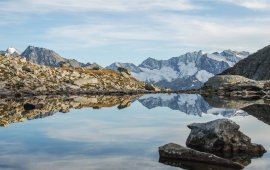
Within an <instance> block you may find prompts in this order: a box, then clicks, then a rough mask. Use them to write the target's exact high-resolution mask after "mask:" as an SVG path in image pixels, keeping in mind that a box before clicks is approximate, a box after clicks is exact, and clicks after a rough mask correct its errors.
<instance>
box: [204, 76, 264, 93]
mask: <svg viewBox="0 0 270 170" xmlns="http://www.w3.org/2000/svg"><path fill="white" fill-rule="evenodd" d="M268 84H269V81H255V80H252V79H248V78H245V77H243V76H239V75H217V76H214V77H212V78H210V79H209V80H208V81H207V82H206V83H205V84H204V85H203V87H202V88H201V90H202V94H211V93H216V94H218V95H229V96H252V95H254V96H269V88H268Z"/></svg>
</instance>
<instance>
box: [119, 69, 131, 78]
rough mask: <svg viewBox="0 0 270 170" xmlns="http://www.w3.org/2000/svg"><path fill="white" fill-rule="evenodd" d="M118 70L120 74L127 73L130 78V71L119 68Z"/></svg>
mask: <svg viewBox="0 0 270 170" xmlns="http://www.w3.org/2000/svg"><path fill="white" fill-rule="evenodd" d="M117 70H118V71H119V72H124V73H126V74H127V75H129V76H130V75H131V73H130V71H129V70H128V69H126V68H123V67H118V68H117Z"/></svg>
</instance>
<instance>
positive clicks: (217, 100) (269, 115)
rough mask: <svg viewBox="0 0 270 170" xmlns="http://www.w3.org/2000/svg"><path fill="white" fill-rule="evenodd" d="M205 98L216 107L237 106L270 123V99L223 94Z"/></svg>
mask: <svg viewBox="0 0 270 170" xmlns="http://www.w3.org/2000/svg"><path fill="white" fill-rule="evenodd" d="M204 98H205V100H206V101H207V102H208V103H209V104H210V105H211V106H213V107H216V108H221V107H222V108H236V109H240V110H243V111H245V112H247V113H248V114H249V115H252V116H254V117H256V118H257V119H259V120H260V121H263V122H264V123H266V124H268V125H270V100H269V99H268V100H267V99H263V98H256V99H252V100H250V99H243V98H237V97H235V98H228V97H222V96H207V97H204Z"/></svg>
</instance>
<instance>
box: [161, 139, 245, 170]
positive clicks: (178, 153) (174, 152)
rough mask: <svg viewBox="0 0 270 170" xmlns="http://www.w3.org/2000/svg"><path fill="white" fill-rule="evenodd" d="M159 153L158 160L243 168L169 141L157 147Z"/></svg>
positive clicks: (237, 164) (234, 163)
mask: <svg viewBox="0 0 270 170" xmlns="http://www.w3.org/2000/svg"><path fill="white" fill-rule="evenodd" d="M159 155H160V160H162V162H167V161H166V160H168V162H171V161H172V160H174V162H177V161H191V162H195V163H205V164H212V165H219V166H224V167H231V168H235V169H243V168H244V166H243V165H241V164H239V163H236V162H233V161H230V160H227V159H224V158H221V157H218V156H216V155H213V154H210V153H205V152H200V151H196V150H193V149H189V148H186V147H183V146H181V145H177V144H174V143H169V144H166V145H164V146H161V147H159ZM202 167H203V166H202Z"/></svg>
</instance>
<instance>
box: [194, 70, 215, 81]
mask: <svg viewBox="0 0 270 170" xmlns="http://www.w3.org/2000/svg"><path fill="white" fill-rule="evenodd" d="M213 76H214V74H212V73H209V72H208V71H206V70H200V71H198V72H197V74H196V78H197V79H198V80H199V81H200V82H203V83H205V82H207V80H208V79H209V78H211V77H213Z"/></svg>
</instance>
